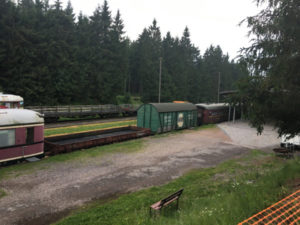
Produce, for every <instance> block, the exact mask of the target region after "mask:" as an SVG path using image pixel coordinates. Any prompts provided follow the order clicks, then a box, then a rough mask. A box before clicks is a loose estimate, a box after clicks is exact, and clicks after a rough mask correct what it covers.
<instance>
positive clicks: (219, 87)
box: [218, 72, 221, 103]
mask: <svg viewBox="0 0 300 225" xmlns="http://www.w3.org/2000/svg"><path fill="white" fill-rule="evenodd" d="M220 84H221V73H220V72H219V82H218V103H220Z"/></svg>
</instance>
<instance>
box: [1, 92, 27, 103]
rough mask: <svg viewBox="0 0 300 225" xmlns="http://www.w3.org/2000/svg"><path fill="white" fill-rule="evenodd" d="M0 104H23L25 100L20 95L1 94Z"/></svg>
mask: <svg viewBox="0 0 300 225" xmlns="http://www.w3.org/2000/svg"><path fill="white" fill-rule="evenodd" d="M0 102H23V98H22V97H21V96H19V95H9V94H2V93H0Z"/></svg>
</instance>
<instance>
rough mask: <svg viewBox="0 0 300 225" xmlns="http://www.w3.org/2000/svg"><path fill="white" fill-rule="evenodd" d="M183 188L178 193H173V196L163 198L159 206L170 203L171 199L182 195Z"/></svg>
mask: <svg viewBox="0 0 300 225" xmlns="http://www.w3.org/2000/svg"><path fill="white" fill-rule="evenodd" d="M183 190H184V189H183V188H182V189H180V190H179V191H177V192H175V193H174V194H171V195H170V196H168V197H166V198H164V199H163V200H161V201H160V204H159V205H160V206H163V205H164V204H165V203H167V202H169V201H171V200H172V199H174V198H176V197H180V195H181V194H182V192H183Z"/></svg>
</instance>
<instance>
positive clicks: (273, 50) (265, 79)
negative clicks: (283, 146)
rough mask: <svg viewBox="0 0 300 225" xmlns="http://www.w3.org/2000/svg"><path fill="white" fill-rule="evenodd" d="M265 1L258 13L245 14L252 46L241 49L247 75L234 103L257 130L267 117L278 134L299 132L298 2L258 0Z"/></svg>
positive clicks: (299, 27) (296, 0) (299, 12)
mask: <svg viewBox="0 0 300 225" xmlns="http://www.w3.org/2000/svg"><path fill="white" fill-rule="evenodd" d="M257 2H258V4H260V3H268V4H267V5H266V8H265V9H264V10H262V11H261V12H260V13H259V14H258V15H256V16H253V17H248V18H247V19H246V20H245V22H247V24H248V27H249V28H250V34H251V35H253V36H254V37H255V38H254V39H253V42H252V45H251V46H250V47H248V48H244V49H243V55H242V56H241V61H242V62H243V63H245V64H246V65H247V66H248V68H249V70H250V71H251V76H250V77H248V78H247V79H245V80H244V81H243V82H240V84H239V93H238V94H237V96H235V99H234V100H235V102H236V103H237V102H240V103H242V104H243V107H244V110H245V112H244V113H245V114H246V116H247V117H248V118H249V119H250V120H251V122H252V124H253V125H254V126H256V127H257V128H258V131H259V132H261V131H262V129H263V125H264V124H265V123H266V122H267V121H268V120H271V121H272V122H274V124H275V127H276V128H277V129H278V132H279V134H280V135H281V134H292V135H296V134H298V133H300V114H299V108H300V79H299V78H300V67H299V61H300V53H299V47H300V19H299V18H300V2H299V1H298V0H275V1H273V0H263V1H261V0H258V1H257Z"/></svg>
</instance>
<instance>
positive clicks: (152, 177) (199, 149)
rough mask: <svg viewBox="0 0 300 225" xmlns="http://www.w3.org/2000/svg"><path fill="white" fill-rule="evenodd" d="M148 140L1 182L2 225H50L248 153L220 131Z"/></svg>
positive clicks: (210, 130) (207, 130) (0, 207)
mask: <svg viewBox="0 0 300 225" xmlns="http://www.w3.org/2000/svg"><path fill="white" fill-rule="evenodd" d="M145 140H146V147H145V148H144V149H143V150H142V151H139V152H135V153H130V154H120V153H118V154H111V155H107V156H104V157H101V158H97V157H96V158H95V157H94V158H88V159H87V160H85V161H84V160H80V161H70V162H64V163H56V164H55V166H50V167H49V168H47V169H45V170H42V171H36V172H34V173H31V174H27V175H26V174H25V175H21V176H18V177H16V178H10V179H6V180H3V181H0V188H3V189H4V190H5V191H6V192H7V193H8V195H7V196H5V197H3V198H2V199H1V200H0V217H1V222H2V224H4V225H9V224H49V223H52V222H55V221H56V220H58V219H60V218H61V217H63V216H65V215H66V214H67V213H68V212H69V211H70V210H72V209H74V208H77V207H80V206H82V205H84V204H86V203H88V202H92V201H94V200H98V199H105V198H107V197H108V196H116V194H117V195H119V194H122V193H128V192H132V191H136V190H139V189H142V188H145V187H150V186H153V185H162V184H165V183H167V182H169V181H170V180H172V179H175V178H177V177H179V176H181V175H182V174H184V173H185V172H187V171H189V170H191V169H198V168H206V167H210V166H215V165H217V164H219V163H220V162H223V161H225V160H228V159H231V158H235V157H237V156H239V155H242V154H245V153H246V152H248V151H249V149H247V148H244V147H240V146H237V145H234V144H231V143H230V141H231V139H230V138H229V137H228V136H227V135H226V134H225V133H224V132H223V131H222V130H220V129H219V128H213V129H206V130H199V131H190V130H186V131H184V132H182V133H180V134H172V135H169V136H167V137H163V138H146V139H145Z"/></svg>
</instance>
